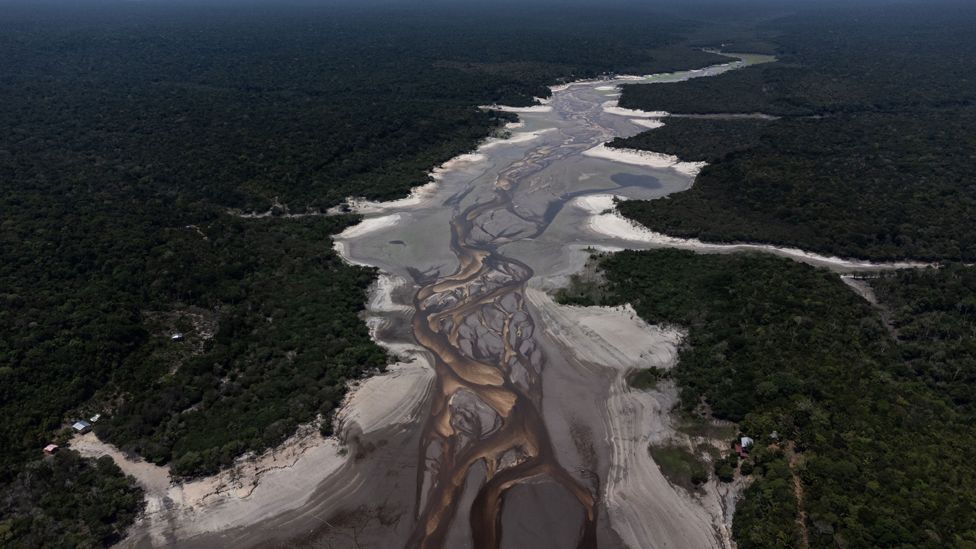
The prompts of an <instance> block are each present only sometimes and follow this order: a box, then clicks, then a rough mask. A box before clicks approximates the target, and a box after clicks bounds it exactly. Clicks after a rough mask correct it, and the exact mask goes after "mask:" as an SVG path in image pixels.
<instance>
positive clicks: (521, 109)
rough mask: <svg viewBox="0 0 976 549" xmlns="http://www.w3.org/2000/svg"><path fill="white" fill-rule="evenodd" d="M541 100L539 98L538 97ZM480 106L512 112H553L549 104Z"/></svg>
mask: <svg viewBox="0 0 976 549" xmlns="http://www.w3.org/2000/svg"><path fill="white" fill-rule="evenodd" d="M536 100H537V101H539V98H536ZM480 108H482V109H487V110H492V111H500V112H512V113H531V112H552V107H551V106H549V105H532V106H531V107H506V106H505V105H482V106H481V107H480Z"/></svg>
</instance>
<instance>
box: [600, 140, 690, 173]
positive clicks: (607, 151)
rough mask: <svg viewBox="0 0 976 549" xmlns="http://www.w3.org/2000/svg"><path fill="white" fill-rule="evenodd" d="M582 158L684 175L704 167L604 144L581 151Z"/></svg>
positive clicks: (671, 156)
mask: <svg viewBox="0 0 976 549" xmlns="http://www.w3.org/2000/svg"><path fill="white" fill-rule="evenodd" d="M583 155H584V156H590V157H593V158H603V159H605V160H611V161H613V162H621V163H623V164H633V165H636V166H647V167H650V168H670V169H672V170H675V171H677V172H680V173H683V174H685V175H691V176H694V175H698V172H699V171H701V169H702V168H703V167H704V166H705V163H704V162H682V161H681V160H679V159H678V157H677V156H673V155H670V154H662V153H656V152H648V151H639V150H636V149H614V148H611V147H608V146H607V145H606V144H602V145H597V146H596V147H593V148H592V149H589V150H586V151H583Z"/></svg>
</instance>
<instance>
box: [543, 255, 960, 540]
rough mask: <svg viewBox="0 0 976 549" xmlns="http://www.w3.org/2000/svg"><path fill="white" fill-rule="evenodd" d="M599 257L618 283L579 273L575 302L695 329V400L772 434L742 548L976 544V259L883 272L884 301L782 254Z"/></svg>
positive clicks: (688, 357) (685, 396)
mask: <svg viewBox="0 0 976 549" xmlns="http://www.w3.org/2000/svg"><path fill="white" fill-rule="evenodd" d="M596 261H598V269H599V272H600V274H601V277H602V279H603V280H604V283H603V284H602V285H596V286H594V284H593V283H592V282H591V281H586V280H580V279H577V280H576V282H575V284H574V285H572V286H571V287H570V288H568V289H567V290H564V291H563V292H562V293H561V295H560V298H561V300H562V301H563V302H566V303H573V304H580V305H619V304H622V303H631V304H632V305H633V306H634V308H635V310H636V311H637V312H638V314H640V316H641V317H642V318H644V319H645V320H647V321H648V322H653V323H663V324H675V325H679V326H683V327H686V328H687V329H688V337H687V340H686V341H685V343H684V345H683V347H682V349H681V351H680V354H679V360H678V364H677V366H676V369H675V371H674V377H675V378H676V380H677V382H678V384H679V387H680V388H681V397H682V403H683V404H684V405H685V406H686V407H688V408H695V407H696V406H697V405H698V404H699V403H700V402H701V401H702V399H704V401H705V402H707V404H708V406H709V408H710V410H711V411H712V413H713V414H714V415H715V416H717V417H719V418H723V419H729V420H733V421H736V422H740V428H741V429H742V431H743V432H745V433H747V434H749V435H750V436H752V437H754V438H755V439H756V441H757V450H755V451H753V453H752V456H751V457H750V460H749V461H748V462H747V463H748V466H749V468H752V469H753V471H752V474H753V475H754V477H755V482H754V483H753V484H752V485H751V486H750V487H749V488H748V489H747V490H746V493H745V497H744V499H743V500H742V502H741V503H740V504H739V506H738V507H737V510H736V514H735V521H734V533H735V537H736V540H737V542H738V546H739V547H741V548H743V549H750V548H759V547H797V546H801V545H802V542H801V540H802V539H808V540H809V546H810V547H836V546H841V547H933V548H935V547H971V546H973V544H976V497H974V492H973V490H972V487H973V486H974V485H976V465H974V464H973V462H972V459H971V453H972V448H973V447H974V445H976V427H974V425H976V423H974V421H973V420H974V419H976V418H974V415H973V414H974V408H973V402H972V394H973V391H972V385H971V380H972V379H973V378H972V376H973V375H974V372H976V348H974V346H973V341H974V339H973V333H974V329H976V309H974V308H973V304H974V301H973V296H974V295H976V294H974V291H976V268H973V267H963V266H948V267H945V268H943V269H939V270H936V269H928V270H922V271H910V272H904V273H901V274H895V275H886V276H884V277H882V278H880V279H876V280H871V281H870V282H871V284H872V285H873V286H874V287H875V288H877V290H878V295H879V297H880V298H881V305H880V306H881V308H882V309H883V310H880V311H879V310H878V309H875V308H873V307H872V306H871V305H869V304H868V303H867V302H866V301H864V300H863V299H862V298H861V297H860V296H858V295H857V294H856V293H855V292H853V291H851V290H850V289H849V288H847V287H846V286H845V285H844V284H843V283H842V282H841V280H840V279H839V278H838V277H837V276H836V275H834V274H832V273H829V272H827V271H823V270H819V269H815V268H813V267H809V266H806V265H802V264H799V263H795V262H792V261H790V260H786V259H781V258H775V257H771V256H763V255H752V254H733V255H696V254H694V253H691V252H684V251H675V250H660V251H648V252H629V251H625V252H620V253H617V254H613V255H609V256H604V257H602V258H598V259H596ZM885 311H887V312H885ZM742 468H743V472H745V471H746V465H745V464H743V465H742ZM794 477H797V478H799V479H800V480H801V481H802V482H801V486H802V493H801V496H802V499H799V498H797V496H796V493H795V492H794ZM801 510H802V512H803V513H805V517H806V520H805V521H804V522H803V525H802V528H800V527H798V525H797V517H798V511H801Z"/></svg>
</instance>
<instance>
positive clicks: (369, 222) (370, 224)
mask: <svg viewBox="0 0 976 549" xmlns="http://www.w3.org/2000/svg"><path fill="white" fill-rule="evenodd" d="M400 218H401V216H400V214H390V215H384V216H380V217H367V218H366V219H363V220H362V221H360V222H359V223H357V224H355V225H351V226H349V227H346V229H345V230H344V231H342V232H341V233H339V234H338V235H336V238H342V239H349V238H358V237H360V236H363V235H366V234H369V233H373V232H376V231H381V230H383V229H388V228H390V227H395V226H396V224H397V222H399V221H400Z"/></svg>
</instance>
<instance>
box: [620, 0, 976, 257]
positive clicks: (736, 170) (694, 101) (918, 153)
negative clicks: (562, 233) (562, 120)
mask: <svg viewBox="0 0 976 549" xmlns="http://www.w3.org/2000/svg"><path fill="white" fill-rule="evenodd" d="M762 33H763V34H764V35H765V36H766V37H767V38H768V39H770V40H772V41H774V42H776V43H777V44H778V45H779V53H778V56H779V57H780V61H779V62H777V63H773V64H766V65H758V66H754V67H749V68H746V69H743V70H740V71H733V72H730V73H726V74H723V75H721V76H718V77H715V78H702V79H695V80H691V81H688V82H683V83H678V84H668V85H647V86H641V85H633V86H625V88H624V93H623V97H622V98H621V104H622V105H624V106H626V107H630V108H642V109H648V110H668V111H671V112H677V113H754V112H761V113H767V114H773V115H779V116H782V117H783V118H782V119H780V120H775V121H756V120H707V119H706V120H703V119H684V118H668V119H666V120H665V123H666V126H665V127H664V128H661V129H658V130H653V131H651V132H647V133H645V134H642V135H640V136H637V137H635V138H631V139H627V140H618V141H616V142H614V143H613V145H614V146H620V147H635V148H642V149H648V150H655V151H660V152H668V153H672V154H677V155H678V156H679V157H682V158H686V159H688V160H694V159H703V160H708V161H709V162H711V163H712V164H711V165H709V166H708V167H706V168H705V169H704V170H703V171H702V172H701V174H700V176H699V177H698V179H697V181H696V182H695V185H694V187H693V188H692V189H691V190H690V191H688V192H685V193H681V194H677V195H673V196H671V197H670V198H669V199H667V200H659V201H653V202H640V203H638V202H631V203H627V204H625V205H624V206H623V207H622V208H621V210H622V212H623V213H624V214H625V215H627V216H629V217H631V218H633V219H635V220H637V221H639V222H641V223H643V224H645V225H647V226H649V227H651V228H652V229H654V230H658V231H662V232H666V233H669V234H674V235H677V236H686V237H698V238H703V239H706V240H715V241H760V242H769V243H775V244H785V245H791V246H798V247H801V248H805V249H810V250H813V251H818V252H822V253H828V254H838V255H843V256H856V257H864V258H871V259H881V260H891V259H899V258H905V257H911V258H919V259H950V260H966V261H972V260H974V259H976V247H974V244H973V243H974V242H976V232H974V229H973V227H972V223H971V220H972V219H974V218H976V185H974V184H973V175H972V174H973V173H974V172H976V158H974V156H973V154H972V151H973V150H974V147H976V133H974V132H973V127H974V122H976V86H974V85H973V84H972V82H971V78H969V77H968V76H967V75H969V74H972V73H973V72H976V10H973V9H971V8H963V7H961V6H960V7H956V8H949V7H944V6H943V7H941V8H940V9H928V8H923V7H904V6H903V7H889V8H885V9H883V10H882V9H871V10H853V9H850V10H826V11H825V12H821V13H819V14H805V15H803V16H796V17H791V18H786V19H780V20H777V21H773V22H769V23H766V24H765V25H764V26H763V27H762ZM734 46H735V44H732V47H733V48H734Z"/></svg>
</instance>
